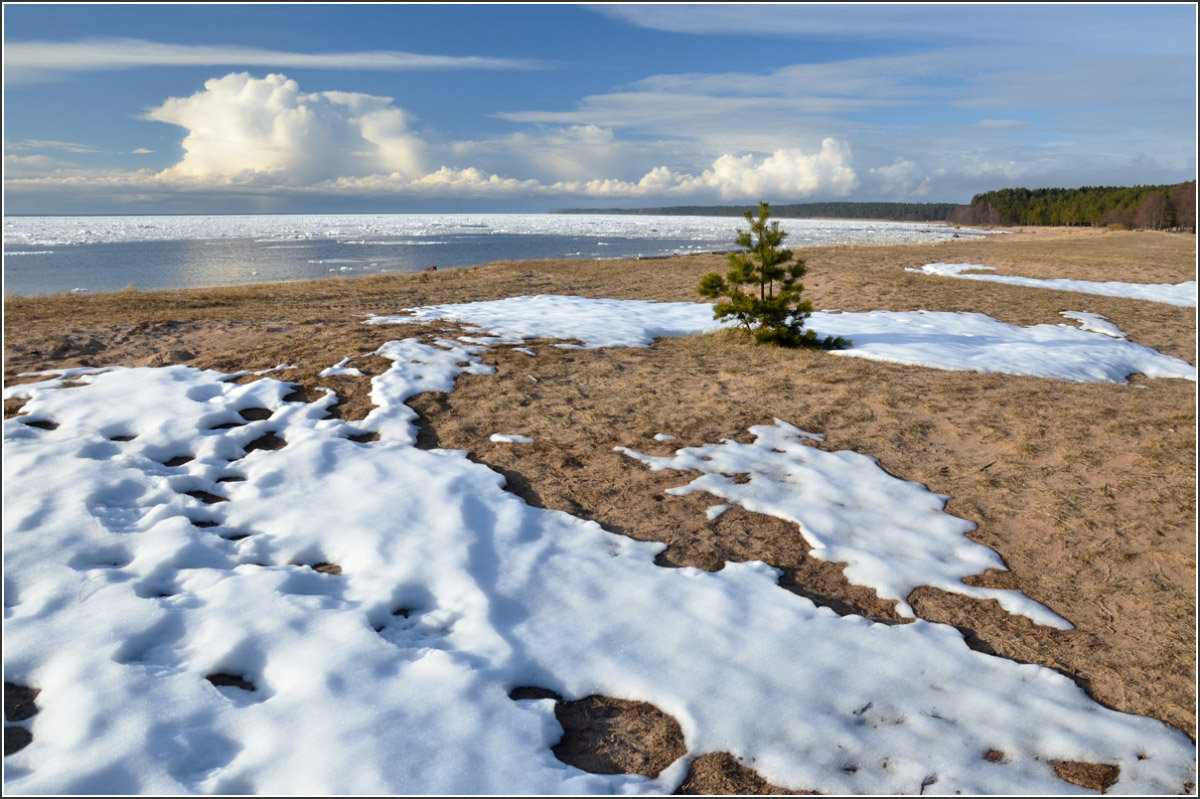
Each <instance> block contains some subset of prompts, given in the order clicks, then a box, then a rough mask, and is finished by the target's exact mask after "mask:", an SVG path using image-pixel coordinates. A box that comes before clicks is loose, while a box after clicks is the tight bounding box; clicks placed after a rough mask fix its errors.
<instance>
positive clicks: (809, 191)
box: [555, 138, 859, 200]
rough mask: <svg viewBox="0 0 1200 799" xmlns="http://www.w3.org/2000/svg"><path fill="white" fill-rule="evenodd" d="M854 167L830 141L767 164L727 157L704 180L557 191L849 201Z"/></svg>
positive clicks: (649, 178)
mask: <svg viewBox="0 0 1200 799" xmlns="http://www.w3.org/2000/svg"><path fill="white" fill-rule="evenodd" d="M850 161H851V154H850V147H849V145H847V144H845V143H844V142H839V141H836V140H835V139H831V138H827V139H825V140H824V141H823V142H821V149H820V150H819V151H817V152H815V153H811V154H805V153H804V152H803V151H802V150H801V149H799V148H791V149H781V150H776V151H775V152H774V153H772V154H771V155H769V156H767V157H765V158H763V159H762V160H759V159H758V158H756V157H755V156H754V155H751V154H746V155H740V156H739V155H730V154H726V155H722V156H720V157H718V158H717V159H716V160H715V161H713V163H712V166H711V167H710V168H708V169H706V170H704V171H703V172H701V173H700V174H699V175H692V174H690V173H680V172H675V171H673V170H671V169H670V168H668V167H665V166H659V167H656V168H654V169H652V170H651V171H650V172H647V173H646V174H645V175H644V176H643V177H642V178H641V180H639V181H637V182H630V181H620V180H592V181H588V182H586V183H582V184H581V183H568V182H562V183H558V184H556V185H555V187H556V188H558V189H561V190H564V191H579V192H582V193H585V194H588V195H591V196H597V197H612V196H626V197H645V196H655V195H663V196H679V195H694V196H716V197H719V198H720V199H722V200H743V199H753V198H762V197H786V198H801V197H811V196H813V195H816V194H820V195H822V196H829V197H845V196H847V195H849V194H850V192H852V191H854V189H855V188H857V187H858V185H859V181H858V176H857V175H856V174H855V172H854V169H853V167H852V166H851V165H850Z"/></svg>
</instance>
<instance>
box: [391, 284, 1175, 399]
mask: <svg viewBox="0 0 1200 799" xmlns="http://www.w3.org/2000/svg"><path fill="white" fill-rule="evenodd" d="M410 314H411V315H400V316H373V317H370V318H369V319H368V320H367V323H368V324H396V323H412V322H413V321H420V322H433V321H435V320H449V321H455V322H461V323H464V324H466V325H468V326H471V327H473V328H477V329H479V330H481V331H487V332H489V333H491V334H493V335H492V337H491V338H489V339H486V341H487V342H488V343H499V342H505V343H513V344H515V343H520V342H522V341H524V340H526V339H531V338H573V339H578V340H579V341H582V342H583V344H582V345H580V346H583V347H589V348H596V347H645V346H649V344H650V343H651V342H652V341H653V340H654V339H655V338H659V337H661V336H687V335H695V334H698V333H708V332H712V331H714V330H717V329H719V328H720V327H721V324H720V323H719V322H717V321H716V320H714V319H713V316H712V306H711V305H708V304H705V303H692V302H667V303H655V302H647V301H644V300H593V299H588V298H585V297H569V296H555V295H547V294H543V295H537V296H533V297H513V298H510V299H506V300H494V301H490V302H473V303H465V304H462V305H433V306H426V307H423V308H414V309H412V310H411V311H410ZM808 326H809V327H810V328H812V329H813V330H815V331H817V332H818V333H819V334H821V335H822V336H826V335H835V336H842V337H844V338H849V339H852V340H853V342H854V346H853V347H852V348H850V349H848V350H839V351H837V352H835V353H834V354H835V355H839V356H845V357H854V358H867V359H870V360H877V361H888V362H892V363H901V364H911V365H914V366H927V367H931V368H936V369H954V370H965V371H977V372H1004V373H1007V374H1017V375H1031V376H1034V377H1050V378H1056V379H1059V380H1072V381H1081V382H1118V383H1123V382H1125V380H1126V378H1127V377H1128V376H1129V375H1130V374H1133V373H1134V372H1141V373H1142V374H1144V375H1146V376H1148V377H1180V378H1185V379H1188V380H1195V379H1196V367H1194V366H1192V365H1191V364H1189V363H1187V362H1186V361H1182V360H1179V359H1178V358H1172V357H1170V356H1167V355H1163V354H1162V353H1160V352H1157V351H1155V350H1152V349H1150V348H1148V347H1144V346H1142V345H1140V344H1135V343H1133V342H1131V341H1117V340H1114V339H1113V338H1112V337H1111V336H1109V335H1102V334H1099V333H1094V332H1088V331H1085V330H1080V329H1079V328H1076V327H1071V326H1069V325H1065V324H1058V325H1033V326H1031V327H1018V326H1016V325H1010V324H1008V323H1006V322H1000V321H998V320H996V319H993V318H991V317H990V316H986V315H984V314H978V313H947V312H935V311H871V312H868V313H833V312H829V311H818V312H816V313H814V314H812V316H810V317H809V320H808ZM466 340H471V341H479V340H480V339H479V338H477V337H473V338H470V339H466Z"/></svg>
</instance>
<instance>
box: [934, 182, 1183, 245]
mask: <svg viewBox="0 0 1200 799" xmlns="http://www.w3.org/2000/svg"><path fill="white" fill-rule="evenodd" d="M946 221H947V222H952V223H954V224H958V225H1063V226H1071V225H1091V226H1108V227H1114V228H1129V229H1141V230H1186V231H1191V232H1192V233H1195V232H1196V181H1194V180H1193V181H1190V182H1188V183H1176V184H1173V185H1165V186H1084V187H1083V188H1079V189H1024V188H1019V189H999V190H997V191H989V192H985V193H983V194H976V195H975V196H974V197H972V198H971V204H970V205H961V206H958V207H956V208H955V209H954V210H953V211H951V212H950V214H949V215H948V216H947V217H946Z"/></svg>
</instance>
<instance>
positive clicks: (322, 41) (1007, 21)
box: [4, 3, 1197, 213]
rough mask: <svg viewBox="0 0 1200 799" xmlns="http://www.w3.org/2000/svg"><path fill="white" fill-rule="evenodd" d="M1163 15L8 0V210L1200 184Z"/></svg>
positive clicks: (345, 206) (640, 202)
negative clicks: (30, 0) (39, 0)
mask: <svg viewBox="0 0 1200 799" xmlns="http://www.w3.org/2000/svg"><path fill="white" fill-rule="evenodd" d="M1196 32H1197V29H1196V8H1195V6H1194V5H1192V4H1190V3H1185V4H1159V5H1155V4H1141V5H1133V4H1091V5H1089V4H1064V5H1035V4H998V5H961V6H956V5H946V4H928V5H922V4H912V5H909V4H846V5H812V4H769V5H757V6H756V5H748V4H737V5H724V4H706V5H696V6H687V5H679V4H661V5H654V4H645V5H642V4H633V5H611V4H609V5H552V4H528V5H510V4H479V5H475V4H467V5H455V4H427V5H420V4H401V5H382V4H363V5H351V4H339V5H324V4H311V5H278V4H270V5H255V4H248V5H237V4H233V5H217V4H200V5H179V4H160V5H155V4H137V5H108V4H96V5H74V4H71V5H66V4H64V5H55V4H48V5H42V4H38V5H34V4H21V3H17V4H6V5H5V6H4V150H5V153H4V154H5V167H4V169H5V172H4V188H5V191H4V195H5V212H6V213H104V212H146V211H162V212H211V211H237V212H253V211H264V212H286V211H431V212H436V211H470V210H479V211H539V210H549V209H552V208H561V207H592V208H600V207H641V206H651V205H685V204H686V205H694V204H742V203H753V202H756V201H757V200H759V199H766V200H769V201H771V202H773V203H784V202H805V201H818V200H893V201H904V202H968V201H969V200H970V198H971V196H972V195H973V194H975V193H978V192H981V191H987V190H990V189H996V188H1003V187H1007V186H1027V187H1031V188H1034V187H1041V186H1083V185H1133V184H1150V183H1175V182H1181V181H1185V180H1191V179H1193V178H1195V176H1196V41H1197V39H1196Z"/></svg>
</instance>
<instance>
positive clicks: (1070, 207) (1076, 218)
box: [552, 180, 1196, 233]
mask: <svg viewBox="0 0 1200 799" xmlns="http://www.w3.org/2000/svg"><path fill="white" fill-rule="evenodd" d="M745 212H746V206H742V205H674V206H665V207H658V208H564V209H559V210H556V211H553V212H552V213H556V214H636V215H645V216H651V215H655V216H731V217H740V216H742V215H743V214H744V213H745ZM771 213H772V214H773V215H774V216H775V217H776V218H786V219H882V220H888V221H896V222H949V223H951V224H955V225H969V226H979V225H986V226H1017V225H1028V226H1041V225H1047V226H1075V225H1084V226H1092V227H1097V226H1100V227H1109V228H1113V229H1127V230H1183V231H1188V232H1191V233H1195V232H1196V181H1194V180H1192V181H1188V182H1187V183H1175V184H1169V185H1159V186H1084V187H1082V188H1077V189H1060V188H1046V189H1027V188H1010V189H997V190H996V191H989V192H984V193H982V194H976V195H975V196H974V197H972V198H971V202H970V203H969V204H966V205H963V204H957V203H896V202H814V203H780V204H772V205H771Z"/></svg>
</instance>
